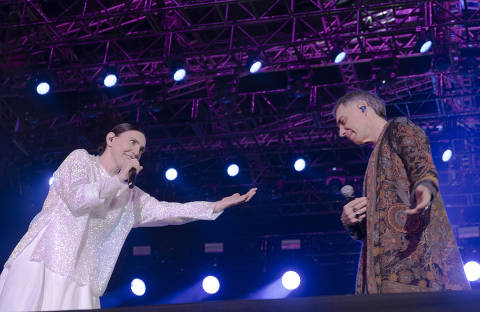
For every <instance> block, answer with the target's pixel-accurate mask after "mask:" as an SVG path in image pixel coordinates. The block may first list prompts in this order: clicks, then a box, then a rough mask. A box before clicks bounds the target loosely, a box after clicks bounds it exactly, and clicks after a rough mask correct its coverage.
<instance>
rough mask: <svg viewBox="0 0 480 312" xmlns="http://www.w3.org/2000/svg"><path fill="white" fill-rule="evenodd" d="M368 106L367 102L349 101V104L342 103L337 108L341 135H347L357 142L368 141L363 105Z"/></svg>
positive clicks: (363, 142)
mask: <svg viewBox="0 0 480 312" xmlns="http://www.w3.org/2000/svg"><path fill="white" fill-rule="evenodd" d="M362 106H365V107H367V105H366V103H365V104H364V103H358V102H354V103H349V104H347V106H344V105H340V106H339V107H338V109H337V113H336V115H337V116H336V117H337V125H338V128H339V135H340V137H342V138H344V137H346V138H347V139H349V140H350V141H352V142H353V143H355V144H358V145H360V144H365V143H367V134H368V132H367V129H368V124H367V119H366V118H365V113H364V112H362V109H361V107H362Z"/></svg>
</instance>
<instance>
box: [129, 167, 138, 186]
mask: <svg viewBox="0 0 480 312" xmlns="http://www.w3.org/2000/svg"><path fill="white" fill-rule="evenodd" d="M136 176H137V169H135V168H130V170H129V171H128V182H127V184H128V187H129V188H133V187H134V186H135V177H136Z"/></svg>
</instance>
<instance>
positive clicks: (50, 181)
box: [48, 177, 54, 185]
mask: <svg viewBox="0 0 480 312" xmlns="http://www.w3.org/2000/svg"><path fill="white" fill-rule="evenodd" d="M53 180H54V178H53V177H51V178H50V179H49V180H48V185H52V183H53Z"/></svg>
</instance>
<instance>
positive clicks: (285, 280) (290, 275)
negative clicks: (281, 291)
mask: <svg viewBox="0 0 480 312" xmlns="http://www.w3.org/2000/svg"><path fill="white" fill-rule="evenodd" d="M282 285H283V287H285V288H286V289H289V290H293V289H297V288H298V286H300V275H298V273H297V272H295V271H288V272H285V274H283V276H282Z"/></svg>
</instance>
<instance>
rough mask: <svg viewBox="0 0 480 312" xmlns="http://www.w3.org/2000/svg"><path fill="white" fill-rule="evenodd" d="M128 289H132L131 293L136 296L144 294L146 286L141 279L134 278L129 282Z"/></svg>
mask: <svg viewBox="0 0 480 312" xmlns="http://www.w3.org/2000/svg"><path fill="white" fill-rule="evenodd" d="M130 289H131V290H132V293H133V294H135V295H136V296H143V295H144V294H145V291H146V290H147V287H146V286H145V283H144V282H143V281H142V280H141V279H139V278H135V279H133V280H132V283H131V284H130Z"/></svg>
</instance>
